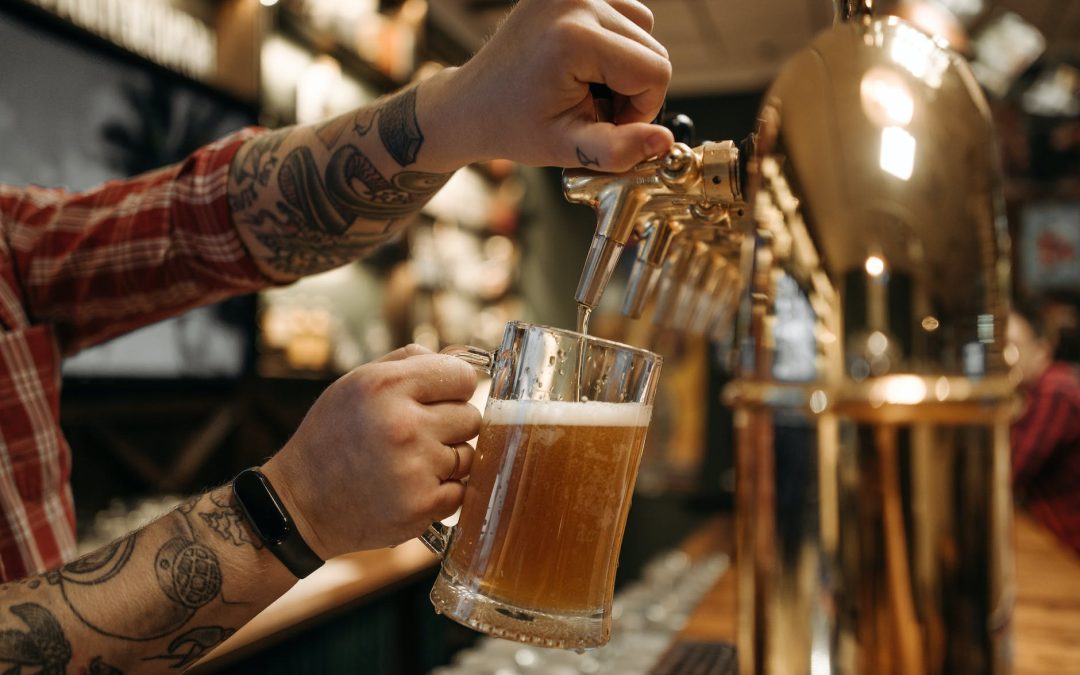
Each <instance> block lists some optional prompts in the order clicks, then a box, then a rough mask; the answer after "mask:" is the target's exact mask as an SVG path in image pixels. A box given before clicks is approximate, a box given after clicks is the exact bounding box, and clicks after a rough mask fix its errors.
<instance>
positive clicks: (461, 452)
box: [438, 443, 474, 483]
mask: <svg viewBox="0 0 1080 675" xmlns="http://www.w3.org/2000/svg"><path fill="white" fill-rule="evenodd" d="M473 452H474V451H473V449H472V446H471V445H469V444H468V443H454V444H452V445H444V446H443V449H442V452H441V453H440V454H441V455H445V456H444V457H442V458H441V459H440V462H439V463H440V464H444V463H445V464H446V469H445V470H444V471H442V472H441V473H439V474H438V476H439V479H440V480H441V481H442V482H444V483H446V482H448V481H460V480H461V479H462V478H465V477H466V476H468V475H469V472H470V471H471V470H472V461H473Z"/></svg>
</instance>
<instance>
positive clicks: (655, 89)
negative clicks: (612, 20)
mask: <svg viewBox="0 0 1080 675" xmlns="http://www.w3.org/2000/svg"><path fill="white" fill-rule="evenodd" d="M593 48H594V49H595V50H597V52H598V54H597V56H596V59H595V64H596V71H595V72H593V73H589V75H590V79H587V80H586V81H588V82H603V83H604V84H606V85H608V87H610V88H611V90H612V91H614V92H615V93H617V94H621V95H622V96H625V97H626V99H627V101H628V102H629V104H630V105H629V106H624V107H623V111H622V113H621V116H620V117H619V118H616V120H615V121H616V122H618V123H628V122H648V121H649V120H652V119H654V118H655V117H656V114H657V113H658V112H660V108H661V107H662V106H663V105H664V97H665V96H667V87H668V83H669V82H670V81H671V62H670V61H669V60H668V58H667V56H666V55H662V54H659V53H657V52H655V51H653V50H652V49H650V48H648V47H647V46H645V45H642V44H640V43H638V42H635V41H634V40H631V39H629V38H626V37H623V36H621V35H619V36H613V37H612V39H609V40H603V41H598V42H596V43H595V44H594V45H593ZM592 78H596V79H592Z"/></svg>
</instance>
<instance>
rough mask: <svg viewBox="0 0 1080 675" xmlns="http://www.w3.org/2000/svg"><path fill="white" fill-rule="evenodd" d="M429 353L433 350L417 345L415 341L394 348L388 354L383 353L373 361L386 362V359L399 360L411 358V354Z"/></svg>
mask: <svg viewBox="0 0 1080 675" xmlns="http://www.w3.org/2000/svg"><path fill="white" fill-rule="evenodd" d="M431 353H433V352H432V351H431V350H430V349H428V348H427V347H424V346H421V345H418V344H415V343H411V344H407V345H405V346H404V347H399V348H397V349H395V350H394V351H392V352H390V353H389V354H385V355H383V356H381V357H379V358H377V359H375V361H374V363H386V362H387V361H401V360H403V359H408V358H412V357H413V356H420V355H421V354H431Z"/></svg>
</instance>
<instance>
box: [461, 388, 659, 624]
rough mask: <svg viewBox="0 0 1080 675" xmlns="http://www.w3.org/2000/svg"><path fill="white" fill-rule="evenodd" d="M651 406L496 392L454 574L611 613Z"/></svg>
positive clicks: (557, 609) (562, 609) (527, 605)
mask: <svg viewBox="0 0 1080 675" xmlns="http://www.w3.org/2000/svg"><path fill="white" fill-rule="evenodd" d="M651 413H652V407H651V406H649V405H643V404H640V403H603V402H591V401H589V402H563V401H533V400H492V401H490V402H489V404H488V407H487V411H486V413H485V415H484V420H485V421H484V427H483V429H482V431H481V432H480V438H479V442H478V445H477V449H476V455H475V458H474V462H473V467H472V474H471V476H470V478H469V482H468V486H467V488H466V493H465V502H464V505H463V507H462V513H461V518H460V520H459V525H458V529H457V532H456V533H455V535H454V540H453V545H452V547H451V553H450V555H449V557H448V559H447V561H446V568H447V572H448V573H449V574H450V575H452V576H454V577H456V578H471V579H473V580H475V581H474V584H476V586H477V590H478V591H479V592H480V593H482V594H484V595H486V596H488V597H490V598H492V599H495V600H498V601H500V602H502V603H505V604H506V605H509V606H513V607H516V608H520V609H522V610H525V611H539V612H545V613H566V614H575V615H580V616H592V615H597V614H601V613H603V612H604V611H605V609H606V607H605V604H606V603H607V602H610V598H611V596H612V589H613V586H614V582H615V567H616V563H617V561H618V551H619V547H620V545H621V543H622V533H623V528H624V526H625V523H626V516H627V512H628V510H629V507H630V497H631V493H632V491H633V486H634V480H635V478H636V476H637V470H638V463H639V461H640V459H641V450H642V447H643V444H644V440H645V431H646V428H647V426H648V423H649V418H650V416H651Z"/></svg>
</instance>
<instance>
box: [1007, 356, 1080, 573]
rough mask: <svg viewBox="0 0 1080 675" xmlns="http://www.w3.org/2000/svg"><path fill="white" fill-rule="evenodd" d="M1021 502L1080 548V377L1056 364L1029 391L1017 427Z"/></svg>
mask: <svg viewBox="0 0 1080 675" xmlns="http://www.w3.org/2000/svg"><path fill="white" fill-rule="evenodd" d="M1012 458H1013V459H1012V466H1013V488H1014V489H1015V491H1016V495H1017V500H1018V502H1019V503H1020V504H1021V505H1022V506H1024V507H1025V508H1026V509H1028V510H1029V511H1030V512H1031V515H1033V516H1034V517H1035V518H1036V519H1038V520H1039V521H1040V522H1042V523H1043V524H1044V525H1046V527H1048V528H1049V529H1050V530H1051V531H1053V532H1054V534H1056V535H1057V536H1058V537H1059V538H1060V539H1061V540H1062V541H1064V542H1065V543H1066V544H1068V545H1069V546H1071V547H1072V548H1073V550H1075V551H1076V552H1078V553H1080V379H1078V378H1077V375H1076V372H1075V371H1074V370H1073V369H1072V368H1071V367H1070V366H1068V365H1066V364H1064V363H1054V364H1052V365H1051V366H1050V367H1049V368H1047V369H1046V372H1044V373H1043V374H1042V376H1040V377H1039V379H1038V381H1037V382H1035V384H1034V385H1033V386H1032V387H1031V388H1030V389H1029V390H1028V391H1027V392H1026V408H1025V410H1024V414H1023V415H1022V416H1021V417H1020V419H1018V420H1017V421H1016V422H1015V423H1014V424H1013V428H1012Z"/></svg>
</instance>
